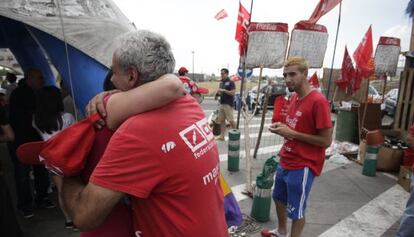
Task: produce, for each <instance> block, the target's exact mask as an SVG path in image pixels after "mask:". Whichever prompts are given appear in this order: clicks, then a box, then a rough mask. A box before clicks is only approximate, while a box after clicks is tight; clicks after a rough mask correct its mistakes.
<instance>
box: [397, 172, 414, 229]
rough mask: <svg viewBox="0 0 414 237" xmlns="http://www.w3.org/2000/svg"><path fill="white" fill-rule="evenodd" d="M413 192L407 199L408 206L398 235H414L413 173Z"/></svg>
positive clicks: (412, 182) (412, 178) (412, 190)
mask: <svg viewBox="0 0 414 237" xmlns="http://www.w3.org/2000/svg"><path fill="white" fill-rule="evenodd" d="M410 186H411V194H410V197H409V198H408V201H407V207H406V208H405V211H404V213H403V216H402V218H401V223H400V228H398V232H397V237H412V236H413V235H414V175H411V185H410Z"/></svg>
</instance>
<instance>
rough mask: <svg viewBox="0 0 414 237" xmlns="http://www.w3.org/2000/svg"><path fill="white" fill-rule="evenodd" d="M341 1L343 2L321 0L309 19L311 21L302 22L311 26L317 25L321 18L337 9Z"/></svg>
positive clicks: (339, 0) (338, 0)
mask: <svg viewBox="0 0 414 237" xmlns="http://www.w3.org/2000/svg"><path fill="white" fill-rule="evenodd" d="M341 1H342V0H320V1H319V3H318V5H317V6H316V8H315V10H313V13H312V15H311V16H310V17H309V20H307V21H301V22H302V23H305V24H309V25H315V24H316V22H317V21H318V20H319V18H321V17H322V16H323V15H325V14H326V13H328V12H329V11H330V10H332V9H333V8H334V7H336V5H338V4H339V3H340V2H341Z"/></svg>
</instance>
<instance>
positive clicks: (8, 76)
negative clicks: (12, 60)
mask: <svg viewBox="0 0 414 237" xmlns="http://www.w3.org/2000/svg"><path fill="white" fill-rule="evenodd" d="M6 79H7V81H9V82H10V83H13V82H15V81H16V80H17V77H16V75H15V74H14V73H11V72H8V73H6Z"/></svg>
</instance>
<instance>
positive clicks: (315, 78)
mask: <svg viewBox="0 0 414 237" xmlns="http://www.w3.org/2000/svg"><path fill="white" fill-rule="evenodd" d="M309 84H310V85H311V86H313V88H319V79H318V75H316V72H315V73H314V74H313V75H312V76H311V78H309Z"/></svg>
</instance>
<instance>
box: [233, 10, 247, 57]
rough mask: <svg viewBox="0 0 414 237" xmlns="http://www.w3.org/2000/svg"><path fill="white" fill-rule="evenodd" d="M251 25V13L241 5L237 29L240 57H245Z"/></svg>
mask: <svg viewBox="0 0 414 237" xmlns="http://www.w3.org/2000/svg"><path fill="white" fill-rule="evenodd" d="M249 24H250V13H249V12H248V11H247V10H246V8H244V7H243V5H242V4H241V3H239V14H238V17H237V27H236V37H235V38H236V40H237V42H239V54H240V56H243V55H244V52H245V49H246V47H247V39H248V37H249V35H248V33H247V27H248V26H249Z"/></svg>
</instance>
